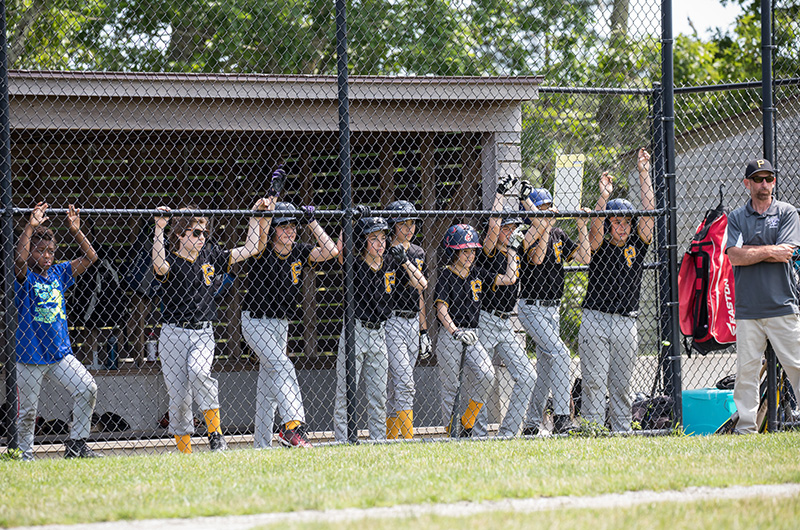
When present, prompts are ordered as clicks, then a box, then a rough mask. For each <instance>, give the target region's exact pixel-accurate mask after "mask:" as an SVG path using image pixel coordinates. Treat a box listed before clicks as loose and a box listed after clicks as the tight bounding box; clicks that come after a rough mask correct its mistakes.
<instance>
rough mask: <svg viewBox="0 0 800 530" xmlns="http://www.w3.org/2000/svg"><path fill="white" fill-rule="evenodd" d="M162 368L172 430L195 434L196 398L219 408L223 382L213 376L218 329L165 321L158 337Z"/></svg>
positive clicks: (201, 405)
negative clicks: (198, 327) (194, 408)
mask: <svg viewBox="0 0 800 530" xmlns="http://www.w3.org/2000/svg"><path fill="white" fill-rule="evenodd" d="M158 353H159V356H160V358H161V371H162V374H163V375H164V384H165V385H166V387H167V393H168V394H169V433H170V434H173V435H176V436H183V435H185V434H194V418H193V416H192V399H193V398H194V399H195V400H196V401H197V406H198V407H199V408H200V410H204V411H205V410H213V409H218V408H219V386H218V383H217V380H216V379H214V378H213V377H211V365H212V363H213V362H214V329H213V328H212V327H211V323H210V322H209V323H208V324H207V325H206V326H205V327H204V328H203V329H186V328H180V327H177V326H173V325H172V324H163V325H162V326H161V335H159V338H158Z"/></svg>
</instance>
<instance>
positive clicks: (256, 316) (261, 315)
mask: <svg viewBox="0 0 800 530" xmlns="http://www.w3.org/2000/svg"><path fill="white" fill-rule="evenodd" d="M248 313H250V318H252V319H262V318H273V319H277V320H284V319H282V318H281V317H274V316H268V315H267V314H266V313H259V312H256V311H248Z"/></svg>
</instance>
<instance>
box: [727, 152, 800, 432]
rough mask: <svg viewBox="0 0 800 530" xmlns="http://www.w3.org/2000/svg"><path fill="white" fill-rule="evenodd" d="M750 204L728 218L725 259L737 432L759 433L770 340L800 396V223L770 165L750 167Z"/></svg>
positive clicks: (761, 161)
mask: <svg viewBox="0 0 800 530" xmlns="http://www.w3.org/2000/svg"><path fill="white" fill-rule="evenodd" d="M744 175H745V176H744V185H745V187H746V188H747V190H748V191H749V192H750V200H749V201H747V202H746V203H745V204H744V205H743V206H740V207H739V208H737V209H736V210H734V211H733V212H732V213H731V214H730V216H729V217H728V241H727V244H726V253H727V254H728V257H729V258H730V260H731V264H732V265H733V275H734V279H735V281H736V363H737V369H736V385H735V386H734V390H733V401H734V403H736V409H737V410H738V411H739V422H738V423H737V425H736V428H737V430H738V431H739V432H742V433H754V432H756V430H757V425H756V413H757V410H758V401H759V395H758V392H759V390H758V387H759V381H758V373H759V370H760V368H761V356H762V353H763V352H764V350H765V349H766V346H767V340H768V339H769V341H770V343H771V344H772V347H773V348H774V349H775V354H776V355H777V357H778V360H779V361H780V363H781V366H783V369H784V370H785V371H786V375H787V376H788V377H789V381H790V382H791V383H792V386H794V389H795V392H798V391H800V316H798V313H800V297H799V296H798V292H797V277H796V273H795V271H794V269H793V267H792V254H793V252H794V250H795V249H796V248H797V247H798V246H800V218H798V215H797V209H796V208H795V207H794V206H792V205H791V204H788V203H785V202H781V201H777V200H775V199H774V198H773V197H772V190H773V188H774V187H775V171H774V170H773V169H772V164H770V162H769V160H764V159H759V160H752V161H750V163H748V164H747V168H746V169H745V174H744Z"/></svg>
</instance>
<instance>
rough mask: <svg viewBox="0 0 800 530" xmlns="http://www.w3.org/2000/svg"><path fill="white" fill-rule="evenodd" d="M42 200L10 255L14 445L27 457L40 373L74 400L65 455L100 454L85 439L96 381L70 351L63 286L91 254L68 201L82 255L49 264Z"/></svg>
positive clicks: (50, 241)
mask: <svg viewBox="0 0 800 530" xmlns="http://www.w3.org/2000/svg"><path fill="white" fill-rule="evenodd" d="M47 208H48V204H47V203H45V202H40V203H38V204H37V205H36V207H35V208H34V209H33V212H31V216H30V219H29V220H28V224H27V225H26V226H25V230H24V231H23V232H22V235H21V236H20V238H19V241H18V242H17V253H16V257H15V260H14V273H15V275H16V280H17V281H16V282H15V283H14V291H15V297H14V301H15V302H16V305H17V311H18V320H17V322H18V327H17V333H16V339H17V348H16V351H17V396H18V400H19V416H18V419H17V428H18V437H19V449H20V450H21V451H22V459H23V460H33V435H34V427H35V423H36V408H37V404H38V401H39V392H40V391H41V389H42V381H43V380H44V379H45V378H49V379H51V380H54V381H57V382H58V383H60V384H61V385H63V386H64V388H66V389H67V390H68V391H69V393H70V394H71V395H72V397H73V398H74V399H75V403H74V405H73V409H72V429H71V431H70V437H69V440H67V442H66V443H65V448H64V456H65V457H66V458H95V457H98V456H100V455H98V454H97V453H95V452H94V451H92V450H91V449H90V448H89V447H88V446H87V445H86V438H87V437H88V436H89V430H90V428H91V417H92V411H93V410H94V404H95V401H96V399H97V384H96V383H95V382H94V378H93V377H92V375H91V374H90V373H89V372H88V371H87V370H86V368H85V367H84V366H83V364H81V362H80V361H78V360H77V359H76V358H75V356H74V355H72V345H71V343H70V340H69V333H68V331H67V316H66V305H65V304H64V291H65V290H66V289H67V288H68V287H70V286H71V285H72V284H73V283H75V280H74V278H75V277H76V276H78V275H79V274H82V273H83V272H84V271H86V269H88V268H89V267H90V266H91V265H92V264H93V263H94V262H95V261H97V254H96V253H95V251H94V249H93V248H92V245H91V243H89V240H88V239H86V236H85V235H84V234H83V232H81V228H80V225H81V221H80V210H77V209H76V208H75V206H74V205H72V204H70V205H69V210H68V213H67V220H68V225H69V232H70V234H72V237H74V238H75V241H76V242H77V243H78V245H79V246H80V248H81V251H82V252H83V257H81V258H77V259H74V260H72V261H67V262H64V263H58V264H56V265H53V259H54V255H55V251H56V241H55V234H54V233H53V231H52V230H50V229H49V228H46V227H45V226H43V224H44V222H45V221H47V220H48V219H49V218H48V217H47V214H46V212H47Z"/></svg>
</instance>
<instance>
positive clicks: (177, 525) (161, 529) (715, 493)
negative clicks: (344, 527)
mask: <svg viewBox="0 0 800 530" xmlns="http://www.w3.org/2000/svg"><path fill="white" fill-rule="evenodd" d="M795 495H800V484H773V485H759V486H732V487H729V488H709V487H697V488H687V489H685V490H681V491H659V492H655V491H629V492H625V493H610V494H606V495H598V496H596V497H549V498H536V499H509V500H503V501H486V502H457V503H452V504H406V505H399V506H392V507H386V508H366V509H361V508H345V509H341V510H324V511H311V510H308V511H300V512H285V513H264V514H256V515H233V516H227V517H198V518H192V519H148V520H141V521H116V522H107V523H91V524H77V525H48V526H36V527H16V528H17V530H27V529H30V530H33V529H36V530H112V529H113V530H190V529H191V530H216V529H218V528H225V530H247V529H250V528H253V527H256V526H261V525H267V524H275V523H287V522H291V523H315V522H323V521H324V522H348V521H355V520H361V519H388V518H405V517H416V516H420V515H429V514H434V515H441V516H445V517H466V516H470V515H475V514H482V513H491V512H520V513H529V512H541V511H549V510H559V509H564V508H568V509H576V508H577V509H581V508H588V509H597V508H600V509H602V508H627V507H631V506H637V505H640V504H650V503H657V502H694V501H703V500H720V499H721V500H729V499H746V498H752V497H770V498H776V497H791V496H795Z"/></svg>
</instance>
